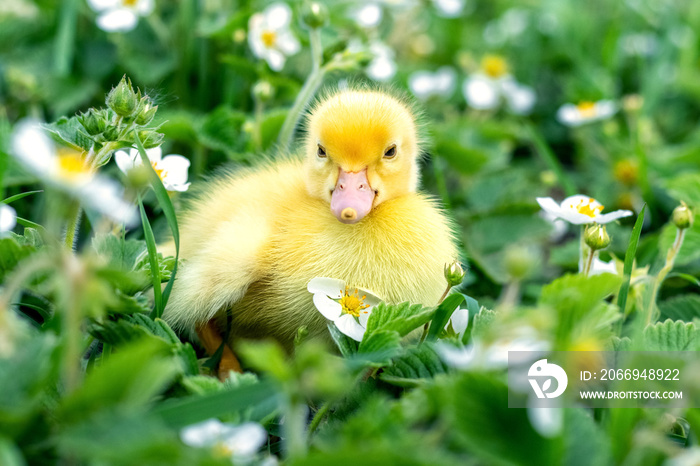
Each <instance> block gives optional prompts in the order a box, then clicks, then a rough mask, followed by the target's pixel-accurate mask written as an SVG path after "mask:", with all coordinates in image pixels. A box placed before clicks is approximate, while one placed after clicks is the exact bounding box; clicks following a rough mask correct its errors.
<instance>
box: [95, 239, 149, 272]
mask: <svg viewBox="0 0 700 466" xmlns="http://www.w3.org/2000/svg"><path fill="white" fill-rule="evenodd" d="M92 247H93V248H94V249H95V251H96V252H97V253H98V254H99V255H101V256H102V257H104V258H105V259H107V264H108V265H109V266H110V267H115V268H119V269H122V270H132V269H133V268H134V267H135V265H136V260H137V259H138V257H139V256H140V255H141V254H142V253H143V252H144V251H145V250H146V243H145V241H137V240H133V239H127V240H125V239H123V238H119V237H117V236H115V235H113V234H111V233H108V234H98V235H95V237H94V238H93V239H92Z"/></svg>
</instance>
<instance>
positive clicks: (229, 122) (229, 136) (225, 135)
mask: <svg viewBox="0 0 700 466" xmlns="http://www.w3.org/2000/svg"><path fill="white" fill-rule="evenodd" d="M245 121H246V115H245V113H243V112H240V111H237V110H233V109H232V108H230V107H227V106H221V107H217V108H216V109H215V110H213V111H212V112H211V113H209V115H208V116H207V117H206V119H205V120H204V122H203V123H202V127H201V130H200V132H199V139H200V141H201V142H202V144H204V145H205V146H207V147H209V148H211V149H214V150H220V151H221V152H224V153H226V154H228V153H230V152H237V151H242V150H243V149H244V148H245V141H246V137H245V135H244V133H243V131H242V128H243V124H244V123H245Z"/></svg>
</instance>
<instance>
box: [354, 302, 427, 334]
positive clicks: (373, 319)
mask: <svg viewBox="0 0 700 466" xmlns="http://www.w3.org/2000/svg"><path fill="white" fill-rule="evenodd" d="M435 311H436V308H424V307H423V306H422V305H421V304H411V303H409V302H404V303H401V304H386V303H384V302H382V303H379V304H378V305H377V306H376V307H375V308H374V309H373V310H372V314H370V316H369V319H367V333H366V335H367V334H370V335H371V334H372V333H374V332H377V331H379V330H393V331H395V332H397V333H398V334H399V335H400V336H405V335H408V334H409V333H410V332H412V331H413V330H415V329H417V328H418V327H420V326H421V325H424V324H426V323H427V322H429V321H430V319H431V318H432V316H433V314H434V313H435Z"/></svg>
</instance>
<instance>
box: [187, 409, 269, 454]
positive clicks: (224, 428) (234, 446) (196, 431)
mask: <svg viewBox="0 0 700 466" xmlns="http://www.w3.org/2000/svg"><path fill="white" fill-rule="evenodd" d="M180 439H181V440H182V442H183V443H184V444H186V445H189V446H191V447H209V448H214V449H216V450H217V451H218V452H220V453H224V454H227V455H230V456H231V458H232V459H234V460H239V459H241V457H250V456H252V455H254V454H255V453H256V452H257V451H258V449H260V447H261V446H262V445H264V444H265V442H266V441H267V432H266V431H265V429H264V428H263V427H262V426H261V425H260V424H258V423H256V422H246V423H245V424H241V425H239V426H234V425H230V424H224V423H222V422H221V421H219V420H217V419H209V420H208V421H204V422H200V423H198V424H193V425H191V426H189V427H185V428H184V429H182V430H181V431H180Z"/></svg>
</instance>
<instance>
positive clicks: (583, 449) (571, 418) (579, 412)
mask: <svg viewBox="0 0 700 466" xmlns="http://www.w3.org/2000/svg"><path fill="white" fill-rule="evenodd" d="M544 409H547V408H544ZM563 437H564V439H563V440H564V458H563V461H562V462H561V463H560V464H565V465H567V466H588V465H592V464H596V465H611V464H614V463H613V461H612V452H611V449H610V444H609V443H608V441H607V439H606V436H605V431H604V430H603V429H602V428H601V427H600V426H599V424H597V423H596V422H595V421H594V419H593V414H592V413H591V412H589V411H587V410H585V409H581V408H567V409H564V435H563Z"/></svg>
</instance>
